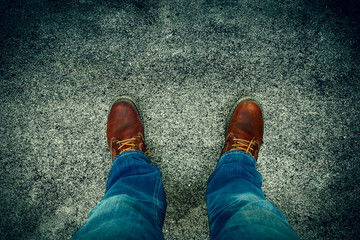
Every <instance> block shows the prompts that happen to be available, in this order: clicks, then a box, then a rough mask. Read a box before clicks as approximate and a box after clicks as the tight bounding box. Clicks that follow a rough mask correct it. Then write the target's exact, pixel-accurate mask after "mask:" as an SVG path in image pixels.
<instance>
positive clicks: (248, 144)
mask: <svg viewBox="0 0 360 240" xmlns="http://www.w3.org/2000/svg"><path fill="white" fill-rule="evenodd" d="M233 140H234V141H235V143H234V144H233V145H231V147H232V148H233V149H231V150H240V151H245V152H247V153H250V151H251V152H253V151H254V149H253V148H252V147H254V146H255V137H253V138H252V139H251V141H248V140H244V139H239V138H234V139H233ZM250 154H251V153H250Z"/></svg>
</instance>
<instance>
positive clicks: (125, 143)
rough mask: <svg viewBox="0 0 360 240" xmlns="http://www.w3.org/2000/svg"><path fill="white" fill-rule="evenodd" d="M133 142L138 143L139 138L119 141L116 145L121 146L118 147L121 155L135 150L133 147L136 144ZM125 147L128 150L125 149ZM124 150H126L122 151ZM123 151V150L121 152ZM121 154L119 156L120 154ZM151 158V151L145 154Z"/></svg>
mask: <svg viewBox="0 0 360 240" xmlns="http://www.w3.org/2000/svg"><path fill="white" fill-rule="evenodd" d="M132 141H137V138H135V137H133V138H129V139H124V140H120V141H117V142H116V144H119V145H120V146H119V147H118V150H119V151H120V153H123V152H126V151H131V150H133V149H132V147H135V146H136V144H134V143H132ZM125 146H126V147H127V148H125ZM122 148H124V149H122ZM121 149H122V150H121ZM120 153H119V154H120ZM145 153H146V154H147V155H148V156H149V157H150V156H151V152H150V151H146V152H145Z"/></svg>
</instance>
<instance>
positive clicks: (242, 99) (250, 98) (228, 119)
mask: <svg viewBox="0 0 360 240" xmlns="http://www.w3.org/2000/svg"><path fill="white" fill-rule="evenodd" d="M246 100H251V101H254V102H256V103H257V104H259V106H260V109H261V113H263V110H262V107H261V104H260V102H259V100H258V99H256V98H254V97H250V96H245V97H242V98H240V99H239V100H237V101H236V103H235V104H234V105H233V106H232V108H231V111H230V113H229V114H228V116H227V119H226V128H225V137H226V133H227V130H228V127H229V123H230V119H231V117H232V116H233V114H234V112H235V110H236V108H237V106H239V104H240V103H242V102H243V101H246Z"/></svg>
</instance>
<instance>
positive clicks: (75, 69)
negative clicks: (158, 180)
mask: <svg viewBox="0 0 360 240" xmlns="http://www.w3.org/2000/svg"><path fill="white" fill-rule="evenodd" d="M315 2H316V3H315ZM359 13H360V11H359V2H358V1H356V0H353V1H352V0H347V1H337V0H331V1H325V0H322V1H301V0H292V1H287V0H282V1H272V0H261V1H260V0H239V1H235V0H229V1H226V0H223V1H221V0H200V1H186V0H185V1H183V0H178V1H176V0H174V1H161V0H149V1H145V0H137V1H131V0H123V1H116V0H107V1H100V0H99V1H96V0H88V1H86V0H71V1H60V0H53V1H45V0H28V1H21V0H12V1H10V0H7V1H1V7H0V19H1V31H0V41H1V59H0V61H1V65H0V71H1V79H0V80H1V82H0V94H1V106H0V124H1V125H0V132H1V141H0V142H1V144H0V158H1V159H0V160H1V162H0V166H1V167H0V202H1V204H0V215H1V220H0V221H1V224H0V238H1V239H68V238H70V237H71V236H72V235H73V234H74V233H75V231H76V230H77V229H79V228H80V227H81V226H82V224H84V223H85V221H86V218H87V215H88V213H89V212H90V211H91V209H92V208H93V207H94V206H95V205H96V204H97V203H99V201H100V199H101V198H102V196H103V194H104V190H105V183H106V180H107V176H108V171H109V169H110V168H111V157H110V152H109V150H108V147H107V144H106V132H105V130H106V121H107V114H108V107H109V106H108V105H109V104H110V101H111V99H113V97H115V96H117V95H123V94H127V95H131V96H133V97H134V98H135V99H136V100H137V101H138V102H139V105H140V108H141V110H142V112H143V115H144V126H145V134H146V142H147V145H148V149H149V150H150V151H152V153H153V156H152V157H151V159H152V162H153V164H154V165H156V166H157V167H159V168H160V169H161V170H162V173H163V179H164V184H165V190H166V194H167V201H168V208H167V216H166V221H165V226H164V234H165V237H166V239H208V238H209V237H208V235H209V232H208V223H207V213H206V204H205V200H204V193H205V189H206V180H207V178H208V176H209V175H210V174H211V172H212V171H213V170H214V168H215V165H216V163H217V160H218V158H219V155H220V152H221V149H222V146H223V141H224V125H225V118H226V115H227V113H228V111H229V110H230V106H231V105H232V104H233V103H234V102H235V101H236V100H237V99H238V98H239V97H241V96H244V95H252V96H254V97H257V98H258V99H260V101H261V103H262V105H263V109H264V118H265V135H264V144H263V146H262V149H261V151H260V157H259V160H258V169H259V171H260V172H261V173H262V175H263V179H264V184H263V190H264V192H265V194H266V196H267V198H268V199H269V200H271V201H272V202H273V203H274V204H276V205H277V206H278V207H279V208H280V209H281V210H282V211H283V212H284V214H285V215H286V216H287V218H288V220H289V222H290V224H291V225H292V226H293V228H294V230H295V231H296V232H297V233H298V234H299V236H300V237H301V238H302V239H356V238H357V237H358V236H359V234H360V232H359V222H360V221H359V220H360V219H359V212H360V206H359V200H360V197H359V196H360V188H359V165H360V163H359V154H360V151H359V143H360V142H359V135H360V124H359V111H360V107H359V93H360V92H359V78H360V64H359V63H360V62H359V46H360V44H359V43H360V41H359V40H360V38H359V36H360V34H359V33H360V31H359V17H358V16H359Z"/></svg>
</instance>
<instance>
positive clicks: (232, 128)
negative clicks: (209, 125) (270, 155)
mask: <svg viewBox="0 0 360 240" xmlns="http://www.w3.org/2000/svg"><path fill="white" fill-rule="evenodd" d="M263 131H264V120H263V116H262V111H261V107H260V104H259V103H258V102H257V101H256V100H255V99H253V98H250V97H245V98H241V99H240V100H239V101H237V102H236V103H235V105H234V106H233V108H232V111H231V112H230V114H229V117H228V120H227V132H226V138H225V146H224V149H223V151H222V153H221V154H224V153H225V152H227V151H231V150H240V151H244V152H247V153H250V154H251V155H252V156H253V157H254V158H255V160H257V158H258V153H259V150H260V146H261V143H262V138H263Z"/></svg>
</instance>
